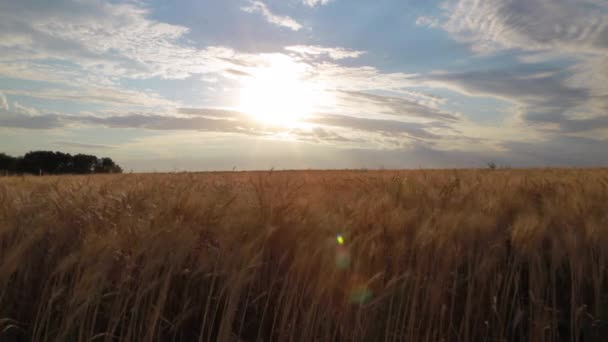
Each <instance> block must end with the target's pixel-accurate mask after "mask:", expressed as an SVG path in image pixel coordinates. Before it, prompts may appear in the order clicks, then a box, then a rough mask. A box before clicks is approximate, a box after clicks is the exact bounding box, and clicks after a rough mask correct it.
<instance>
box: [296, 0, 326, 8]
mask: <svg viewBox="0 0 608 342" xmlns="http://www.w3.org/2000/svg"><path fill="white" fill-rule="evenodd" d="M331 1H333V0H302V2H303V3H304V5H306V6H308V7H316V6H319V5H321V6H323V5H327V4H328V3H330V2H331Z"/></svg>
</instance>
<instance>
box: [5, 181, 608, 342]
mask: <svg viewBox="0 0 608 342" xmlns="http://www.w3.org/2000/svg"><path fill="white" fill-rule="evenodd" d="M607 209H608V170H600V169H598V170H495V171H490V170H457V171H456V170H453V171H448V170H445V171H423V170H419V171H382V172H375V171H368V172H361V171H306V172H304V171H302V172H257V173H208V174H151V175H135V174H134V175H104V176H90V177H81V176H65V177H5V178H0V340H1V341H27V340H34V341H215V340H218V341H238V340H240V341H271V340H272V341H607V340H608V277H607V274H606V266H607V264H608V210H607ZM336 236H340V239H338V240H339V241H337V239H336Z"/></svg>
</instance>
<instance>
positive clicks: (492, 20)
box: [443, 0, 608, 52]
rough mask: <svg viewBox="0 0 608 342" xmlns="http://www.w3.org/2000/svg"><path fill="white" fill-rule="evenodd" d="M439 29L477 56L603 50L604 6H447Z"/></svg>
mask: <svg viewBox="0 0 608 342" xmlns="http://www.w3.org/2000/svg"><path fill="white" fill-rule="evenodd" d="M446 7H447V12H448V13H447V14H448V16H449V19H448V21H447V22H445V23H444V24H443V27H444V28H445V29H446V30H447V31H448V32H450V33H451V34H452V35H453V36H454V37H456V38H457V39H460V40H463V41H466V42H469V43H471V44H472V45H473V47H474V48H475V49H476V50H479V51H486V52H487V51H495V50H500V49H512V48H517V49H522V50H542V49H557V50H562V51H564V50H567V51H574V52H584V51H587V52H593V51H598V50H606V49H608V39H607V38H606V37H608V4H607V3H606V1H605V0H585V1H580V0H508V1H507V0H484V1H479V0H457V1H453V0H452V1H448V6H446Z"/></svg>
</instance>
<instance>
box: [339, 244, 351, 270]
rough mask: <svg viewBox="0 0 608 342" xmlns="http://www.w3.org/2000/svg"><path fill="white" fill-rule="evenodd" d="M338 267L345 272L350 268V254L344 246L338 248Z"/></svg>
mask: <svg viewBox="0 0 608 342" xmlns="http://www.w3.org/2000/svg"><path fill="white" fill-rule="evenodd" d="M336 267H338V268H339V269H341V270H345V269H348V268H349V267H350V252H349V251H348V249H347V248H345V247H343V246H338V248H337V250H336Z"/></svg>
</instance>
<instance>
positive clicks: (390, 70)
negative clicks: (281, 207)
mask: <svg viewBox="0 0 608 342" xmlns="http://www.w3.org/2000/svg"><path fill="white" fill-rule="evenodd" d="M30 150H60V151H65V152H71V153H78V152H81V153H89V154H96V155H99V156H110V157H112V158H113V159H115V160H116V161H117V162H118V163H119V164H121V165H122V166H123V167H124V168H125V169H127V170H129V169H133V170H136V171H152V170H158V171H164V170H214V169H232V168H233V167H236V168H237V169H267V168H271V167H275V168H279V169H280V168H359V167H369V168H374V167H386V168H402V167H405V168H408V167H480V166H484V165H485V163H486V162H488V161H496V162H497V163H499V164H506V165H510V166H514V167H518V166H524V167H529V166H540V167H543V166H601V165H604V166H605V165H606V164H607V163H608V2H606V1H605V0H445V1H428V0H374V1H371V0H221V1H220V0H186V1H170V2H169V1H160V0H158V1H148V0H128V1H118V0H112V1H104V0H19V1H14V0H0V152H7V153H9V154H13V155H20V154H23V153H25V152H28V151H30Z"/></svg>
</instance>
